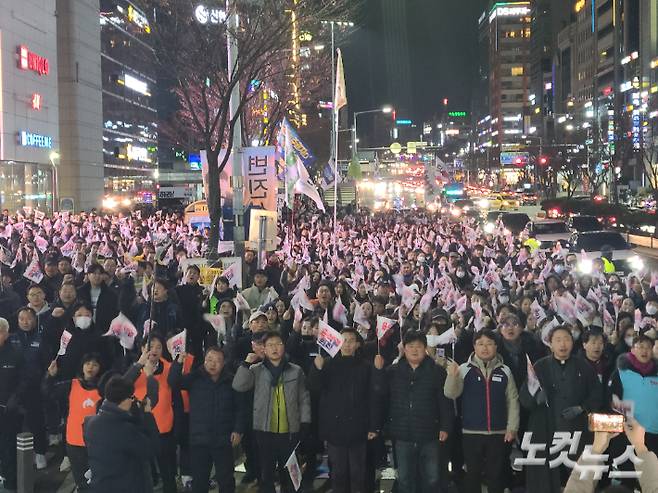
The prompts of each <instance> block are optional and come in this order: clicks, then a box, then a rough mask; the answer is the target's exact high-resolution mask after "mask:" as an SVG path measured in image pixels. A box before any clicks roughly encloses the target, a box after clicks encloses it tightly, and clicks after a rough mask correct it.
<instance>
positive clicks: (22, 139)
mask: <svg viewBox="0 0 658 493" xmlns="http://www.w3.org/2000/svg"><path fill="white" fill-rule="evenodd" d="M18 143H19V144H20V145H22V146H23V147H39V148H42V149H52V148H53V138H52V137H49V136H47V135H39V134H33V133H32V132H28V131H27V130H21V131H20V133H19V134H18Z"/></svg>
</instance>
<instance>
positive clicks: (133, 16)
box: [128, 5, 151, 33]
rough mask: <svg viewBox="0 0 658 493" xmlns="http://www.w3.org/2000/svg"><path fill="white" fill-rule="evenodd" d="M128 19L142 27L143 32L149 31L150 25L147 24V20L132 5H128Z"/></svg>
mask: <svg viewBox="0 0 658 493" xmlns="http://www.w3.org/2000/svg"><path fill="white" fill-rule="evenodd" d="M128 20H129V21H130V22H132V23H133V24H136V25H137V26H139V27H141V28H142V29H144V32H145V33H150V32H151V26H150V25H149V21H148V19H147V18H146V16H145V15H144V14H142V13H141V12H140V11H139V10H137V9H135V7H133V6H132V5H128Z"/></svg>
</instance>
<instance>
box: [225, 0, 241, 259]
mask: <svg viewBox="0 0 658 493" xmlns="http://www.w3.org/2000/svg"><path fill="white" fill-rule="evenodd" d="M236 6H237V0H226V13H227V14H228V16H229V17H228V29H227V30H226V46H227V59H228V70H229V73H228V76H229V81H232V79H233V77H235V76H236V74H237V71H238V61H239V58H238V42H237V39H236V38H235V36H234V33H235V32H236V31H237V29H238V28H239V25H240V20H239V17H238V12H237V8H236ZM239 108H240V82H239V81H236V83H235V85H234V86H233V88H232V90H231V99H230V102H229V118H230V119H231V121H233V120H235V125H234V126H233V142H231V158H230V159H231V169H232V173H231V174H232V176H231V181H232V184H231V186H232V188H233V216H234V221H235V222H234V223H233V241H234V255H235V256H236V257H240V258H244V204H243V203H242V196H243V189H244V179H243V176H242V121H241V117H240V115H239V111H238V110H239Z"/></svg>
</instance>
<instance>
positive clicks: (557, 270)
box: [555, 265, 564, 274]
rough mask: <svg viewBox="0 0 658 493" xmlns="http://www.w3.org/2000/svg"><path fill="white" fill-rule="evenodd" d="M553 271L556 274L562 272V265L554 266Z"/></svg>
mask: <svg viewBox="0 0 658 493" xmlns="http://www.w3.org/2000/svg"><path fill="white" fill-rule="evenodd" d="M555 272H556V273H557V274H562V273H563V272H564V265H556V266H555Z"/></svg>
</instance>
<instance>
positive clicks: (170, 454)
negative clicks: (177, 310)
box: [125, 333, 177, 493]
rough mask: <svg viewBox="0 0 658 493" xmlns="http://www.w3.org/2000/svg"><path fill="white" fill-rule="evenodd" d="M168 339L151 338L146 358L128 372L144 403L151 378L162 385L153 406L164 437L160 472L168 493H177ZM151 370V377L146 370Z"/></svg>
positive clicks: (143, 354) (141, 358) (140, 359)
mask: <svg viewBox="0 0 658 493" xmlns="http://www.w3.org/2000/svg"><path fill="white" fill-rule="evenodd" d="M164 348H165V341H164V339H163V338H162V337H161V336H160V335H159V334H157V333H152V334H150V335H149V338H148V340H147V341H146V343H145V344H144V347H143V349H142V355H141V357H140V358H139V360H138V361H137V363H135V364H134V365H132V366H131V367H130V368H129V369H128V371H127V372H126V375H125V378H126V379H128V380H129V381H130V382H133V383H134V384H135V397H136V398H137V399H139V400H143V399H144V398H145V397H146V394H147V382H146V379H147V376H148V373H152V374H153V378H154V379H155V380H156V381H157V382H158V402H157V404H156V405H155V406H153V411H152V412H153V417H154V418H155V423H156V425H157V426H158V431H159V433H160V451H159V453H158V457H157V459H158V468H159V469H160V476H161V479H162V491H163V492H164V493H176V491H177V489H176V440H175V438H174V433H173V428H174V406H173V400H172V391H171V385H170V383H169V372H170V369H171V363H170V362H169V361H167V360H165V359H164V358H163V353H164ZM147 367H148V373H147V371H146V368H147Z"/></svg>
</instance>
